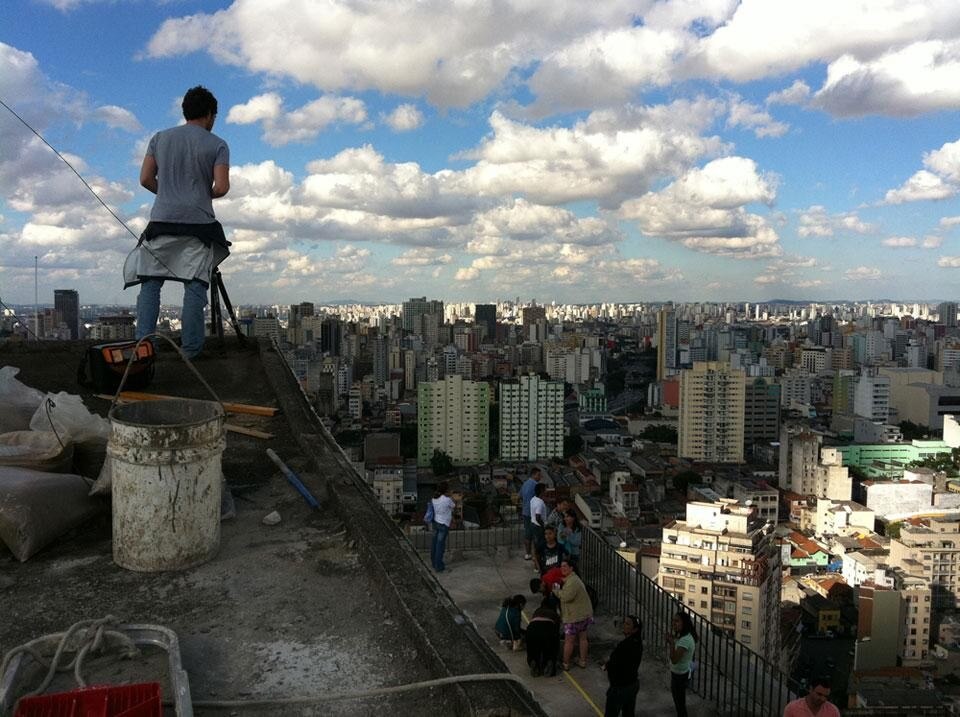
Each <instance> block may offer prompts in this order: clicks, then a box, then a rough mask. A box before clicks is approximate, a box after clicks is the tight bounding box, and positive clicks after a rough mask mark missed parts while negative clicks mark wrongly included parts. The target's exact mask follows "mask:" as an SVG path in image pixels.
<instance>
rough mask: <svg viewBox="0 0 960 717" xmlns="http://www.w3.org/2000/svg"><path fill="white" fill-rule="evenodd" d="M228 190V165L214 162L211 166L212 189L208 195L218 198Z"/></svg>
mask: <svg viewBox="0 0 960 717" xmlns="http://www.w3.org/2000/svg"><path fill="white" fill-rule="evenodd" d="M229 191H230V166H229V165H226V164H216V165H214V167H213V189H212V190H211V191H210V196H212V197H213V198H214V199H219V198H220V197H222V196H224V195H225V194H226V193H227V192H229Z"/></svg>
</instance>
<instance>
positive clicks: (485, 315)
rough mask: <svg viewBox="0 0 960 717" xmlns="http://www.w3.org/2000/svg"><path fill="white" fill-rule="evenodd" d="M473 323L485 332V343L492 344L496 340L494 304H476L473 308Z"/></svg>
mask: <svg viewBox="0 0 960 717" xmlns="http://www.w3.org/2000/svg"><path fill="white" fill-rule="evenodd" d="M473 322H474V323H475V324H476V325H477V326H482V327H483V329H484V331H485V332H486V334H485V335H486V339H485V341H486V342H487V343H493V342H494V341H495V340H496V338H497V306H496V304H476V305H475V306H474V308H473Z"/></svg>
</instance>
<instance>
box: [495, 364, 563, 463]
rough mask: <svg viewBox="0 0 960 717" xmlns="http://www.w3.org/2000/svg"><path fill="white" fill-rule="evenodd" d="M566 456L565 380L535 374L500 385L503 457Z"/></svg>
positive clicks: (522, 458) (501, 448) (529, 459)
mask: <svg viewBox="0 0 960 717" xmlns="http://www.w3.org/2000/svg"><path fill="white" fill-rule="evenodd" d="M562 455H563V381H546V380H544V379H542V378H540V377H539V376H537V375H536V374H530V375H528V376H521V377H520V378H519V379H517V380H514V381H503V382H502V383H501V384H500V457H501V458H502V459H503V460H507V461H510V460H514V461H535V460H541V459H549V458H554V457H557V456H562Z"/></svg>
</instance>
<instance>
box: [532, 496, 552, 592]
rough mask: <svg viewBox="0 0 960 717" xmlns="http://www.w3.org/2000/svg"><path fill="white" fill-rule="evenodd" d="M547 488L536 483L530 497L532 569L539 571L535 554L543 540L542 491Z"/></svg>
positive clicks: (537, 556) (545, 506) (544, 514)
mask: <svg viewBox="0 0 960 717" xmlns="http://www.w3.org/2000/svg"><path fill="white" fill-rule="evenodd" d="M546 489H547V486H545V485H544V484H543V483H537V487H536V489H535V490H534V493H533V497H532V498H531V499H530V525H531V526H532V527H533V534H534V535H533V569H534V570H535V571H536V572H538V573H539V572H541V571H540V556H539V555H537V550H538V546H539V545H540V544H541V543H542V542H543V529H544V527H545V526H546V524H547V512H548V511H547V504H546V503H545V502H544V501H543V492H544V491H545V490H546Z"/></svg>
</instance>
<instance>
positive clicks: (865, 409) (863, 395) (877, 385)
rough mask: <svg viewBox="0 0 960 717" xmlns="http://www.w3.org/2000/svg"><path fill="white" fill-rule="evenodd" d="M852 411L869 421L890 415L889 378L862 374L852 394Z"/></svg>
mask: <svg viewBox="0 0 960 717" xmlns="http://www.w3.org/2000/svg"><path fill="white" fill-rule="evenodd" d="M853 412H854V413H855V414H857V415H858V416H863V417H864V418H868V419H870V420H871V421H886V420H887V419H888V418H889V417H890V378H889V377H888V376H871V375H869V374H863V375H861V376H860V378H859V379H858V380H857V388H856V390H855V391H854V394H853Z"/></svg>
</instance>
